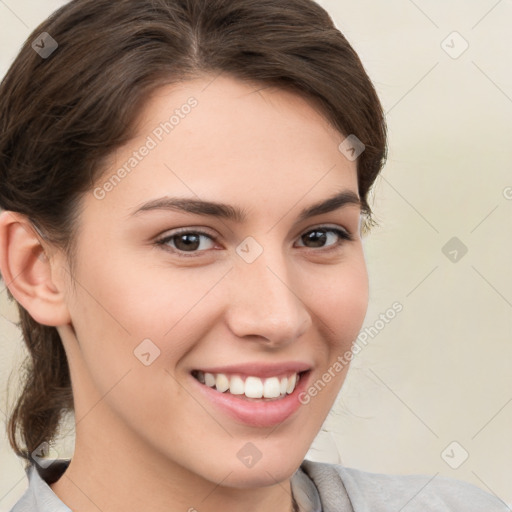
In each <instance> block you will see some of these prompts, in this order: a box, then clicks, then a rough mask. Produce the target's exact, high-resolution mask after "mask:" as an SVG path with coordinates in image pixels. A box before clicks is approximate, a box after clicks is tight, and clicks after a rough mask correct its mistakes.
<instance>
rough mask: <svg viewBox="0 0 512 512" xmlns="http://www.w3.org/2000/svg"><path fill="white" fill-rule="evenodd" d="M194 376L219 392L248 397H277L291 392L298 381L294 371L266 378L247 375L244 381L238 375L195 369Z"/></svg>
mask: <svg viewBox="0 0 512 512" xmlns="http://www.w3.org/2000/svg"><path fill="white" fill-rule="evenodd" d="M194 376H195V377H196V378H197V380H199V382H201V383H203V384H206V385H207V386H209V387H211V388H215V389H216V390H217V391H219V392H221V393H224V392H225V391H229V393H231V394H233V395H245V396H246V397H248V398H278V397H280V396H285V395H286V394H288V395H289V394H290V393H293V391H294V389H295V387H296V386H297V383H298V381H299V377H298V375H297V374H296V373H294V374H292V375H290V376H289V377H282V378H278V377H269V378H267V379H260V378H259V377H253V376H249V377H246V379H245V381H244V380H243V379H242V377H240V376H239V375H232V376H231V377H229V376H227V375H226V374H224V373H217V374H213V373H208V372H206V373H203V372H202V371H196V372H194Z"/></svg>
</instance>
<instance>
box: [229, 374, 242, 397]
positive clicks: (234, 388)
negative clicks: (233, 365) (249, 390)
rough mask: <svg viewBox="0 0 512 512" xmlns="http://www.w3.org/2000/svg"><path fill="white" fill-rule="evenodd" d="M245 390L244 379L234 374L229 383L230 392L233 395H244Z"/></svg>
mask: <svg viewBox="0 0 512 512" xmlns="http://www.w3.org/2000/svg"><path fill="white" fill-rule="evenodd" d="M244 391H245V385H244V381H243V380H242V379H241V378H240V377H239V376H238V375H233V377H231V382H230V384H229V392H230V393H231V394H232V395H243V394H244Z"/></svg>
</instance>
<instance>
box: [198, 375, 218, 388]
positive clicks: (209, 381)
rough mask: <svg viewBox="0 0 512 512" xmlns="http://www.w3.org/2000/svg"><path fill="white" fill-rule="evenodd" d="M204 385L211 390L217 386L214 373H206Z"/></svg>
mask: <svg viewBox="0 0 512 512" xmlns="http://www.w3.org/2000/svg"><path fill="white" fill-rule="evenodd" d="M201 373H202V372H201ZM204 383H205V384H206V385H207V386H210V387H211V388H213V386H215V375H213V373H208V372H206V373H205V374H204Z"/></svg>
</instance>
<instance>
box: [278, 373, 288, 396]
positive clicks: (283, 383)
mask: <svg viewBox="0 0 512 512" xmlns="http://www.w3.org/2000/svg"><path fill="white" fill-rule="evenodd" d="M287 389H288V377H285V378H284V379H281V386H280V389H279V392H280V393H281V395H285V394H286V390H287Z"/></svg>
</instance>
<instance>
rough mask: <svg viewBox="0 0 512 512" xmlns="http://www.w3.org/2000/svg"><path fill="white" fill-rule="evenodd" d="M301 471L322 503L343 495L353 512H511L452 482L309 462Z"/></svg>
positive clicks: (473, 489) (488, 496) (496, 500)
mask: <svg viewBox="0 0 512 512" xmlns="http://www.w3.org/2000/svg"><path fill="white" fill-rule="evenodd" d="M301 468H302V469H303V470H304V471H305V472H306V473H307V474H308V476H309V477H310V478H311V479H312V480H313V481H314V482H315V484H316V486H317V488H318V492H319V495H320V498H321V500H322V502H323V501H324V497H325V499H327V500H328V501H332V500H333V499H334V496H335V495H340V494H342V495H343V494H344V493H346V495H348V497H349V499H350V502H351V504H352V507H353V509H354V512H358V511H359V510H361V511H362V510H367V507H368V506H371V510H372V512H388V511H389V510H402V509H403V510H407V512H429V511H431V512H457V511H459V510H460V511H464V512H465V511H467V510H471V511H472V512H511V509H510V508H509V507H507V506H506V504H505V503H504V502H503V501H501V500H500V499H499V498H497V497H496V496H494V495H492V494H489V493H487V492H485V491H483V490H482V489H480V488H479V487H476V486H475V485H472V484H470V483H467V482H463V481H460V480H456V479H454V478H449V477H442V476H439V475H390V474H382V473H371V472H368V471H362V470H360V469H356V468H349V467H344V466H341V465H338V464H329V463H322V462H313V461H308V460H305V461H304V462H303V463H302V465H301Z"/></svg>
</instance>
